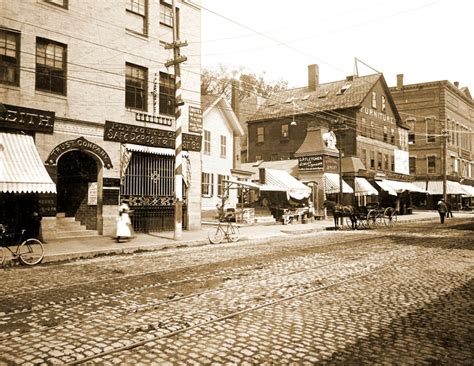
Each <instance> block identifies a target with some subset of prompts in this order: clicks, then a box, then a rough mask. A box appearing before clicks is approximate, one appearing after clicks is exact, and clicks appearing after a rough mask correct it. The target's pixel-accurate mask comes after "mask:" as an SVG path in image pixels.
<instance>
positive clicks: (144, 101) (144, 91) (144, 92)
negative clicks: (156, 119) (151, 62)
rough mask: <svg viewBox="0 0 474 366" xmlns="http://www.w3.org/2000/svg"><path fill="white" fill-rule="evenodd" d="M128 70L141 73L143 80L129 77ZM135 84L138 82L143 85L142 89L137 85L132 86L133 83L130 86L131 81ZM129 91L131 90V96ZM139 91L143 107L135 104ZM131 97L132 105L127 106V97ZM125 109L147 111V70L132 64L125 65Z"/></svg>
mask: <svg viewBox="0 0 474 366" xmlns="http://www.w3.org/2000/svg"><path fill="white" fill-rule="evenodd" d="M128 70H132V71H133V70H135V71H139V72H143V75H144V77H143V79H140V78H137V77H133V75H129V73H128ZM134 80H135V82H137V81H138V82H140V83H142V84H143V86H144V88H139V87H138V86H137V85H134V84H133V83H132V84H131V83H130V82H131V81H134ZM130 89H133V94H130ZM140 91H141V93H142V99H141V101H142V104H143V106H142V107H140V106H139V104H138V103H137V100H138V99H137V95H139V92H140ZM130 95H133V96H134V98H133V100H134V103H133V105H132V104H129V103H128V102H129V96H130ZM125 107H126V108H130V109H136V110H140V111H144V112H146V111H148V68H146V67H143V66H140V65H136V64H132V63H130V62H126V63H125Z"/></svg>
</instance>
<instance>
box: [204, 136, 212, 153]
mask: <svg viewBox="0 0 474 366" xmlns="http://www.w3.org/2000/svg"><path fill="white" fill-rule="evenodd" d="M211 137H212V134H211V131H209V130H203V138H202V141H203V142H202V147H203V153H204V154H206V155H211Z"/></svg>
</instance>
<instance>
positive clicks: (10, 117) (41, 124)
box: [0, 104, 54, 133]
mask: <svg viewBox="0 0 474 366" xmlns="http://www.w3.org/2000/svg"><path fill="white" fill-rule="evenodd" d="M4 106H5V108H6V111H3V113H0V127H7V128H14V129H19V130H29V131H36V132H43V133H53V130H54V112H49V111H43V110H40V109H33V108H24V107H19V106H15V105H9V104H4Z"/></svg>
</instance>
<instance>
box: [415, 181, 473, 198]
mask: <svg viewBox="0 0 474 366" xmlns="http://www.w3.org/2000/svg"><path fill="white" fill-rule="evenodd" d="M415 183H417V184H423V185H426V182H424V181H422V182H415ZM426 190H427V191H428V193H429V194H431V195H442V194H443V181H442V180H435V181H429V182H428V187H427V189H426ZM446 194H461V195H468V194H470V191H469V190H467V189H465V188H464V187H463V186H462V185H461V184H460V183H458V182H453V181H450V180H448V181H446Z"/></svg>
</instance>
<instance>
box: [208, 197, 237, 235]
mask: <svg viewBox="0 0 474 366" xmlns="http://www.w3.org/2000/svg"><path fill="white" fill-rule="evenodd" d="M217 212H218V213H219V223H218V224H217V227H216V228H212V229H210V230H209V232H208V233H207V236H208V238H209V241H210V242H211V243H212V244H219V243H220V242H222V240H223V239H226V240H227V241H228V242H236V241H238V240H239V238H240V234H239V227H238V226H237V225H236V224H235V223H233V222H232V218H233V215H232V214H231V213H228V214H225V213H224V209H223V207H222V206H219V205H217Z"/></svg>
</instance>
